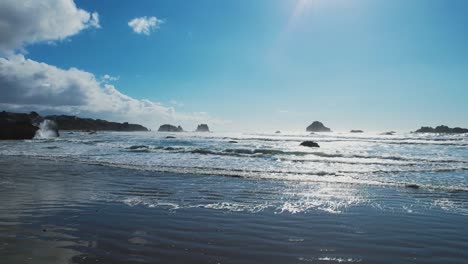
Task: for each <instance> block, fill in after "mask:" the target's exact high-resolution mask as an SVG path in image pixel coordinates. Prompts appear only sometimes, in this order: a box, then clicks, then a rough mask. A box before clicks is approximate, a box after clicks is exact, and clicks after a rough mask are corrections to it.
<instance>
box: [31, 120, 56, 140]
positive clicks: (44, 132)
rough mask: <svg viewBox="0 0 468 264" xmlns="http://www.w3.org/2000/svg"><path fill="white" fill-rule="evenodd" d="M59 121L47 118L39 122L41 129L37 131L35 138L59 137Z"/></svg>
mask: <svg viewBox="0 0 468 264" xmlns="http://www.w3.org/2000/svg"><path fill="white" fill-rule="evenodd" d="M59 136H60V134H59V131H58V126H57V123H55V122H54V121H52V120H47V119H45V120H44V121H42V122H41V123H40V124H39V130H37V131H36V135H35V136H34V138H35V139H44V138H54V137H59Z"/></svg>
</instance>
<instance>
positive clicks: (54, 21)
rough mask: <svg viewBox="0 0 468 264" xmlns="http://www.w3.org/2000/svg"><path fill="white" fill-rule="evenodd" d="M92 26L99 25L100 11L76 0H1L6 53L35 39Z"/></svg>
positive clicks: (0, 48) (1, 41)
mask: <svg viewBox="0 0 468 264" xmlns="http://www.w3.org/2000/svg"><path fill="white" fill-rule="evenodd" d="M90 27H95V28H99V27H100V26H99V15H98V13H89V12H88V11H85V10H83V9H79V8H77V7H76V5H75V3H74V2H73V0H40V1H38V0H1V1H0V36H1V37H0V52H3V53H7V52H12V51H14V50H16V49H22V48H24V46H25V45H28V44H32V43H37V42H51V41H57V40H64V39H66V38H68V37H70V36H73V35H75V34H77V33H78V32H80V31H81V30H83V29H86V28H90Z"/></svg>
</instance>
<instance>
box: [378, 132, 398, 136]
mask: <svg viewBox="0 0 468 264" xmlns="http://www.w3.org/2000/svg"><path fill="white" fill-rule="evenodd" d="M395 133H396V132H395V131H389V132H383V133H380V135H382V136H393V135H395Z"/></svg>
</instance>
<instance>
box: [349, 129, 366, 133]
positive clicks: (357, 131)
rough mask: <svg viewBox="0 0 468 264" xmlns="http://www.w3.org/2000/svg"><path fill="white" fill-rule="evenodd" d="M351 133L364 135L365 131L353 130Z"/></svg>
mask: <svg viewBox="0 0 468 264" xmlns="http://www.w3.org/2000/svg"><path fill="white" fill-rule="evenodd" d="M349 133H364V131H362V130H356V129H353V130H351V131H349Z"/></svg>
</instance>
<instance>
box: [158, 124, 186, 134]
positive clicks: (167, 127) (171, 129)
mask: <svg viewBox="0 0 468 264" xmlns="http://www.w3.org/2000/svg"><path fill="white" fill-rule="evenodd" d="M158 131H159V132H183V131H184V129H182V127H181V126H173V125H169V124H165V125H162V126H160V127H159V129H158Z"/></svg>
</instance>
